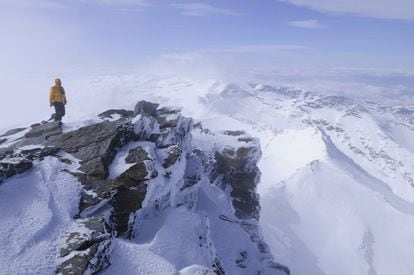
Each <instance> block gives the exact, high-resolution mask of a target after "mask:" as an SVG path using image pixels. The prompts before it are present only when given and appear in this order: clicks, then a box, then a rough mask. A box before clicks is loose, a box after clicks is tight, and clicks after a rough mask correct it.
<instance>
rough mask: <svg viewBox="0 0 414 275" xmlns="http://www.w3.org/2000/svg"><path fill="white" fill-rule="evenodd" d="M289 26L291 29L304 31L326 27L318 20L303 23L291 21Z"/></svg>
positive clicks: (303, 21)
mask: <svg viewBox="0 0 414 275" xmlns="http://www.w3.org/2000/svg"><path fill="white" fill-rule="evenodd" d="M287 24H288V25H289V26H291V27H296V28H302V29H322V28H324V26H323V25H322V24H321V23H320V22H319V21H318V20H314V19H311V20H301V21H290V22H287Z"/></svg>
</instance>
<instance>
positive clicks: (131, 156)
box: [125, 146, 149, 163]
mask: <svg viewBox="0 0 414 275" xmlns="http://www.w3.org/2000/svg"><path fill="white" fill-rule="evenodd" d="M144 160H149V157H148V153H147V151H145V150H144V149H143V148H142V147H141V146H139V147H137V148H134V149H131V150H129V153H128V156H127V157H126V159H125V162H126V163H134V162H135V163H136V162H142V161H144Z"/></svg>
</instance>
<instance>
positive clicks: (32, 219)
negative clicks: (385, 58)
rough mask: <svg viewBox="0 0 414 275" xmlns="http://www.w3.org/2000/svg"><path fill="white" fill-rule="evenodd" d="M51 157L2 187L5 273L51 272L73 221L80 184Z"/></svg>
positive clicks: (0, 263) (0, 238)
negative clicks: (60, 239)
mask: <svg viewBox="0 0 414 275" xmlns="http://www.w3.org/2000/svg"><path fill="white" fill-rule="evenodd" d="M64 168H67V165H64V164H62V163H61V162H60V161H58V160H57V159H56V158H51V157H48V158H46V159H45V160H44V161H42V162H41V163H38V164H36V165H35V167H34V169H32V170H30V171H29V172H27V173H25V174H22V175H18V176H15V177H13V178H11V179H9V180H7V181H6V182H4V183H3V184H2V185H1V189H0V216H1V222H0V247H1V248H2V249H1V250H0V259H1V260H0V270H1V273H4V274H51V273H54V272H55V269H56V266H57V255H58V246H57V244H58V243H59V238H60V237H61V235H62V234H63V233H64V232H65V231H66V229H67V228H68V227H69V226H70V224H71V223H73V220H72V217H73V215H74V214H75V213H76V212H77V208H78V204H79V194H80V184H79V183H78V182H77V180H76V179H75V178H74V177H73V176H71V175H69V174H68V173H62V172H61V171H62V170H63V169H64Z"/></svg>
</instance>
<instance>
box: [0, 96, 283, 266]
mask: <svg viewBox="0 0 414 275" xmlns="http://www.w3.org/2000/svg"><path fill="white" fill-rule="evenodd" d="M99 117H100V118H101V119H102V120H103V121H102V122H100V123H96V124H92V125H89V126H85V127H82V128H79V129H77V130H74V131H71V132H67V133H62V130H61V128H60V127H59V125H58V124H57V123H55V122H52V123H47V124H38V125H34V126H32V128H31V129H30V130H29V131H28V132H27V133H26V134H25V135H24V137H23V138H22V139H21V140H18V141H17V142H16V143H14V144H13V145H12V146H10V147H8V148H4V149H1V150H0V182H1V180H4V179H6V178H8V177H11V176H13V175H16V174H18V173H23V172H24V171H27V170H29V169H30V168H31V167H32V166H33V165H36V163H37V162H39V161H42V159H43V158H45V157H48V156H53V157H56V158H58V159H59V160H60V161H61V162H64V163H69V164H72V166H73V165H75V166H76V165H77V164H78V167H77V169H76V168H75V170H70V171H69V170H63V171H62V172H66V173H70V174H72V175H73V176H75V177H76V179H77V180H78V181H79V182H80V183H81V186H82V190H81V192H80V200H79V211H78V213H77V214H76V215H75V217H73V218H74V220H73V224H72V226H71V227H70V229H69V230H68V231H67V232H66V233H65V234H64V236H63V240H64V241H63V243H64V244H63V245H62V247H60V258H59V259H60V260H59V266H58V267H57V272H58V273H59V274H85V273H86V274H91V273H92V274H94V273H98V272H100V271H102V270H103V269H104V268H106V267H107V266H108V265H110V263H111V258H110V255H111V243H112V242H113V239H114V238H126V239H133V238H134V237H135V236H136V234H139V233H140V232H139V228H140V226H141V225H142V224H143V223H144V222H145V220H146V219H147V218H148V217H157V216H159V215H160V216H162V215H163V213H164V212H165V211H167V210H170V211H176V210H177V211H188V212H186V213H187V214H189V215H192V216H193V218H194V220H191V219H190V220H184V222H182V224H179V226H183V229H186V228H185V227H186V226H187V225H186V222H190V223H192V224H191V225H189V226H190V227H191V228H193V227H194V230H195V229H196V228H197V230H195V231H197V234H198V235H196V239H198V243H197V244H196V246H197V247H198V248H199V249H200V251H201V252H200V253H201V254H202V255H204V257H205V258H204V259H203V261H204V262H205V270H206V272H207V271H208V272H210V273H211V272H212V271H214V272H215V273H216V274H225V273H226V272H227V271H226V268H234V267H233V266H235V267H236V268H239V270H240V272H241V274H247V273H246V272H247V270H249V272H253V273H255V274H256V273H257V274H273V273H274V272H275V271H278V272H279V273H280V272H284V273H286V274H289V270H288V269H287V268H286V267H284V266H282V265H279V264H277V263H276V262H275V261H274V260H273V256H272V255H271V253H270V251H269V249H268V247H267V245H266V243H265V242H264V241H263V238H262V237H261V235H260V229H259V228H258V222H257V220H258V219H259V212H260V205H259V199H258V195H257V194H256V185H257V184H258V182H259V179H260V171H259V169H258V168H257V161H258V160H259V158H260V148H259V144H258V142H257V140H256V139H254V138H252V137H250V136H248V135H247V134H246V133H244V132H242V131H227V132H224V133H218V134H215V133H212V132H211V131H209V130H207V129H203V128H202V125H201V124H199V125H198V126H197V128H194V127H193V121H192V119H189V118H185V117H183V116H182V115H181V112H180V110H179V109H176V108H167V107H163V108H158V104H154V103H150V102H146V101H140V102H138V103H137V105H136V106H135V110H134V111H133V112H132V111H128V110H108V111H106V112H103V113H101V114H100V115H99ZM193 133H195V134H197V135H202V136H203V137H204V138H206V137H207V138H208V139H209V140H210V139H214V138H217V136H226V137H227V138H228V137H230V138H231V139H232V142H231V143H230V144H228V145H225V146H222V147H215V146H213V145H214V144H215V142H212V143H211V145H212V146H213V147H212V148H210V149H207V148H205V147H206V146H204V148H199V147H198V146H197V141H194V139H193ZM36 144H41V145H36ZM26 145H30V146H29V147H23V146H26ZM67 154H69V155H71V156H70V159H69V158H66V156H67ZM208 188H212V189H213V191H211V192H213V194H214V192H221V193H220V194H222V195H217V196H218V199H217V200H218V201H221V200H225V201H226V204H225V205H226V208H225V209H220V208H218V209H217V210H215V211H218V212H217V214H216V213H215V212H214V211H213V213H214V214H211V215H210V216H208V215H207V214H202V213H203V211H204V210H200V211H198V210H197V208H198V207H205V206H204V203H206V202H204V203H203V202H199V201H198V197H199V196H201V195H200V194H201V193H203V192H205V189H208ZM217 188H218V189H217ZM220 189H221V190H220ZM204 196H205V195H204ZM225 196H228V198H227V199H224V198H223V197H225ZM219 198H220V199H219ZM213 201H214V199H213ZM213 201H212V202H211V203H212V204H213V205H214V207H218V206H220V205H222V204H221V202H220V203H219V202H213ZM216 203H217V205H216ZM223 203H224V202H223ZM209 207H213V206H209ZM209 207H207V208H209ZM214 207H213V208H214ZM227 208H228V209H227ZM220 213H226V215H224V214H220ZM210 220H211V222H212V223H213V225H210ZM221 223H224V225H222V226H226V223H228V224H229V226H230V227H229V228H234V227H236V228H237V230H239V231H238V232H240V231H241V232H245V233H240V234H244V235H243V237H244V238H245V239H244V241H243V242H246V244H245V245H246V247H249V248H250V249H251V250H250V252H249V253H253V254H254V256H253V255H251V254H249V253H248V252H247V250H241V251H238V252H237V253H236V254H234V255H231V257H230V256H228V255H224V254H220V253H222V252H220V251H218V249H216V248H215V246H214V244H213V242H214V240H213V237H211V236H210V235H214V234H213V233H212V231H211V230H213V229H212V227H214V226H215V225H216V224H221ZM190 233H191V234H195V233H194V232H192V231H191V232H190ZM215 234H217V233H215ZM238 241H239V240H237V242H238ZM219 242H220V241H219ZM217 245H218V246H219V245H220V244H217ZM243 245H244V244H243ZM252 247H253V248H252ZM252 249H253V252H251V251H252ZM225 257H230V258H231V259H232V260H231V261H230V262H229V261H228V260H227V261H223V258H225ZM190 258H191V257H190ZM253 261H256V262H255V263H256V265H258V266H257V267H256V266H252V262H253ZM231 270H233V269H231ZM253 270H254V271H253ZM243 272H244V273H243ZM253 273H252V274H253Z"/></svg>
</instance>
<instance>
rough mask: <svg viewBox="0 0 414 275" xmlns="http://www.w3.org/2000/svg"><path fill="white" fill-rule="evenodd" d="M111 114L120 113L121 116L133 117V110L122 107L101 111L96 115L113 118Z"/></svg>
mask: <svg viewBox="0 0 414 275" xmlns="http://www.w3.org/2000/svg"><path fill="white" fill-rule="evenodd" d="M113 115H120V116H121V117H122V118H128V117H133V116H134V112H133V111H130V110H124V109H110V110H107V111H105V112H103V113H100V114H99V115H98V116H99V117H100V118H113V117H112V116H113Z"/></svg>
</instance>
